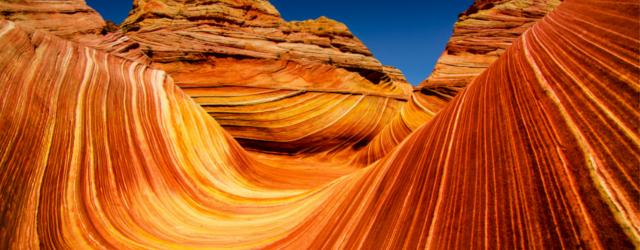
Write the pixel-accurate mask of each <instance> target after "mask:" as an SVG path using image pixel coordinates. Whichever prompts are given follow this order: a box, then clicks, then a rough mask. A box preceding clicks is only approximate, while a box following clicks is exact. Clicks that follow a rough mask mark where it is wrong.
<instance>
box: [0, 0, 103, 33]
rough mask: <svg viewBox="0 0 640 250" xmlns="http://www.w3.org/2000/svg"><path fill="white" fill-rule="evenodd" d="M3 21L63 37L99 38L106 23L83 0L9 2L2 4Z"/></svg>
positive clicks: (1, 16) (13, 0) (0, 3)
mask: <svg viewBox="0 0 640 250" xmlns="http://www.w3.org/2000/svg"><path fill="white" fill-rule="evenodd" d="M0 19H7V20H11V21H13V22H15V23H17V24H20V25H21V26H22V27H24V28H30V29H39V30H47V31H49V32H51V33H53V34H55V35H58V36H60V37H62V38H67V39H72V40H90V39H95V38H97V37H98V36H97V35H99V34H100V33H101V32H102V30H103V28H104V27H105V25H106V23H105V22H104V20H102V17H100V14H98V13H97V12H95V11H94V10H93V9H91V8H90V7H89V6H87V5H86V3H85V2H84V0H61V1H44V0H9V1H6V0H5V1H0Z"/></svg>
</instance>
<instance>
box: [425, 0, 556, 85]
mask: <svg viewBox="0 0 640 250" xmlns="http://www.w3.org/2000/svg"><path fill="white" fill-rule="evenodd" d="M560 2H561V0H476V1H475V2H474V4H473V5H472V6H471V7H469V9H467V11H465V12H463V13H462V14H460V17H459V18H458V21H457V22H456V24H455V26H454V30H453V35H452V37H451V39H450V40H449V42H448V43H447V47H446V49H445V51H444V52H443V54H442V56H441V57H440V59H438V61H437V63H436V66H435V68H434V70H433V72H432V73H431V75H430V76H429V77H428V78H427V79H426V80H424V81H423V82H422V83H420V87H434V86H439V87H464V86H466V85H467V84H469V82H471V80H472V79H473V78H475V77H476V76H478V75H480V73H482V72H483V71H484V70H485V69H487V68H488V67H489V65H491V64H492V63H493V62H495V61H496V60H497V59H498V58H499V57H500V55H502V54H503V53H504V52H505V51H506V49H507V48H509V46H511V44H512V43H513V41H515V40H516V39H517V38H518V37H519V36H520V35H522V33H523V32H525V31H526V30H528V29H529V28H530V27H531V26H532V25H533V24H535V23H536V22H537V21H538V20H540V19H541V18H543V17H544V16H545V15H546V14H547V13H549V12H550V11H551V10H553V9H554V8H555V7H556V6H558V4H560Z"/></svg>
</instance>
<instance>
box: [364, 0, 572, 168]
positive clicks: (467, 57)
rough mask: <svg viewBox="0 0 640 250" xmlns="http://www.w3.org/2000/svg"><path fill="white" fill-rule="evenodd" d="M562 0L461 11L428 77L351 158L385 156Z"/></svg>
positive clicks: (479, 5)
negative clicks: (445, 45) (372, 137)
mask: <svg viewBox="0 0 640 250" xmlns="http://www.w3.org/2000/svg"><path fill="white" fill-rule="evenodd" d="M559 3H560V1H558V0H534V1H531V0H476V1H475V2H474V4H473V5H472V6H471V7H469V9H468V10H467V11H465V12H464V13H462V14H460V17H459V20H458V22H457V23H456V25H455V29H454V32H453V36H452V38H451V39H450V41H449V43H448V44H447V47H446V50H445V51H444V53H443V55H442V56H441V57H440V59H439V60H438V62H437V63H436V66H435V68H434V71H433V72H432V74H431V75H430V77H429V78H428V79H427V80H425V81H423V82H422V83H421V84H420V86H418V87H417V88H416V89H415V90H414V92H413V95H412V96H411V98H410V99H409V101H408V102H407V103H406V104H405V105H403V107H402V108H401V110H400V112H399V113H398V114H397V115H396V117H394V118H392V119H391V122H390V123H389V124H388V125H387V126H386V127H385V128H384V129H383V130H382V131H381V132H380V133H379V134H378V135H377V136H376V137H375V138H374V139H373V140H372V141H371V143H369V144H368V145H367V148H365V149H363V150H361V151H360V152H358V153H357V156H356V157H354V158H353V159H352V160H353V161H352V162H353V163H357V164H364V165H366V164H370V163H372V162H375V161H377V160H379V159H380V158H382V157H384V156H385V155H386V154H387V153H389V152H390V151H391V150H392V149H393V148H395V146H397V145H398V144H400V142H402V141H403V140H404V139H405V138H406V137H407V136H408V135H410V134H411V133H412V132H413V131H415V130H416V129H417V128H418V127H420V126H421V125H423V124H425V123H427V122H428V121H430V120H431V119H432V118H433V117H434V116H435V115H436V114H438V113H439V112H440V110H442V109H443V108H444V107H446V106H447V104H448V103H449V101H451V100H452V98H453V97H455V96H456V95H457V94H458V92H460V90H462V89H463V88H464V87H465V86H466V85H467V84H469V83H470V82H471V81H472V80H473V78H475V77H477V76H478V75H480V74H481V73H482V72H483V71H484V70H486V69H487V68H488V67H489V65H491V63H493V62H495V60H497V59H498V58H499V57H500V56H501V55H502V54H503V53H504V52H505V51H506V49H508V48H509V47H510V46H511V44H512V42H513V41H514V40H515V39H517V38H518V37H519V36H520V35H521V34H522V33H523V32H524V31H526V30H527V29H529V28H530V27H531V26H532V25H533V24H535V23H536V22H537V21H538V20H540V19H541V18H543V17H544V16H545V15H546V14H547V13H549V11H551V10H552V9H553V8H555V7H556V6H557V5H558V4H559Z"/></svg>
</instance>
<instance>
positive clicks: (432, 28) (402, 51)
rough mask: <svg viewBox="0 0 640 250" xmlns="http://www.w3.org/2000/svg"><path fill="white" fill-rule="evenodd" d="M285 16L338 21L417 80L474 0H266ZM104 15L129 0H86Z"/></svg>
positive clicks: (116, 16)
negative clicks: (460, 15)
mask: <svg viewBox="0 0 640 250" xmlns="http://www.w3.org/2000/svg"><path fill="white" fill-rule="evenodd" d="M270 2H271V3H272V4H273V5H274V6H275V7H276V8H277V9H278V10H279V11H280V14H282V16H283V17H284V19H286V20H289V21H291V20H306V19H315V18H317V17H319V16H327V17H330V18H333V19H336V20H338V21H341V22H343V23H345V24H347V26H349V29H351V31H352V32H353V33H354V34H355V35H356V36H357V37H358V38H360V40H362V42H364V44H365V45H366V46H367V47H369V49H370V50H371V52H373V54H374V55H375V57H376V58H378V60H380V61H381V62H382V63H383V64H386V65H391V66H395V67H398V68H400V70H402V72H404V74H405V75H406V76H407V79H408V80H409V82H411V83H413V84H418V83H420V81H422V80H423V79H425V78H426V77H427V76H428V75H429V74H430V73H431V70H432V69H433V65H434V64H435V62H436V60H437V59H438V57H439V56H440V54H441V53H442V50H443V49H444V47H445V45H446V43H447V41H448V40H449V37H450V36H451V31H452V29H453V24H454V23H455V21H456V19H457V18H458V14H459V13H460V12H462V11H464V10H466V9H467V8H468V7H469V6H470V5H471V4H472V3H473V0H405V1H402V0H396V1H390V0H304V1H300V0H270ZM87 3H88V4H89V5H90V6H91V7H93V8H94V9H96V10H97V11H98V12H100V14H102V16H103V17H104V18H105V19H107V20H112V21H114V22H115V23H120V22H122V21H123V20H124V19H125V18H126V16H127V14H128V13H129V10H130V9H131V6H132V0H110V1H105V0H87Z"/></svg>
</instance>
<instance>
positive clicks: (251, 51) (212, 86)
mask: <svg viewBox="0 0 640 250" xmlns="http://www.w3.org/2000/svg"><path fill="white" fill-rule="evenodd" d="M91 46H93V47H95V48H99V49H102V50H103V51H108V52H111V53H116V54H119V55H121V56H124V57H126V58H130V59H134V60H137V61H139V62H143V63H150V64H151V66H152V67H154V68H158V69H162V70H164V71H166V72H167V73H168V74H169V75H170V76H171V77H172V78H173V79H174V80H175V82H176V84H177V85H178V86H180V87H181V88H182V89H183V90H184V91H185V92H186V93H187V94H189V95H190V96H191V97H193V99H194V100H195V101H196V102H197V103H199V104H200V105H202V106H203V107H204V108H205V110H207V111H208V112H209V113H210V114H211V115H212V116H213V117H214V118H216V120H218V122H219V123H220V124H221V125H222V126H223V127H224V128H225V129H226V130H227V131H229V132H230V133H231V134H232V135H233V136H234V137H235V138H236V139H238V140H239V141H240V142H241V143H242V145H243V146H245V147H248V148H250V149H252V150H254V151H260V152H269V153H280V154H293V155H307V156H308V155H310V154H313V155H315V154H318V153H327V152H334V153H335V152H337V151H344V154H345V155H351V154H352V153H353V151H354V150H357V149H358V148H360V147H362V146H361V145H366V144H367V143H368V141H369V140H371V139H372V138H373V137H375V135H376V134H377V133H378V132H379V131H380V130H381V129H382V128H383V127H384V126H386V125H387V124H388V123H389V121H390V120H391V119H392V118H393V117H394V115H395V113H396V112H397V110H399V109H400V107H401V106H402V105H403V104H404V103H405V102H406V100H407V99H408V97H409V95H410V94H411V92H412V88H411V86H410V85H409V84H408V83H407V82H406V80H405V79H404V75H403V74H402V73H401V72H400V71H399V70H397V69H395V68H392V67H388V66H383V65H382V64H381V63H380V62H379V61H378V60H377V59H375V58H374V57H373V55H372V54H371V52H370V51H369V50H368V49H367V48H366V46H364V44H362V42H361V41H360V40H358V38H356V37H355V36H354V35H353V34H352V33H351V32H350V31H349V29H348V28H347V27H346V26H345V25H344V24H342V23H339V22H337V21H335V20H332V19H329V18H326V17H320V18H318V19H316V20H307V21H300V22H298V21H294V22H286V21H285V20H283V19H282V18H281V17H280V14H279V13H278V11H277V10H276V9H275V8H274V7H273V6H272V5H271V4H270V3H269V2H268V1H265V0H257V1H248V0H242V1H237V0H234V1H178V0H168V1H158V0H137V1H134V9H133V10H132V11H131V13H130V16H129V17H128V18H127V20H125V22H124V23H123V24H122V32H120V33H116V34H110V35H109V36H107V37H105V38H104V39H103V40H101V41H99V42H97V43H93V44H91ZM309 112H310V113H309ZM344 127H354V128H357V129H353V130H348V131H344V130H343V131H342V132H339V131H334V130H333V129H334V128H344Z"/></svg>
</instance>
